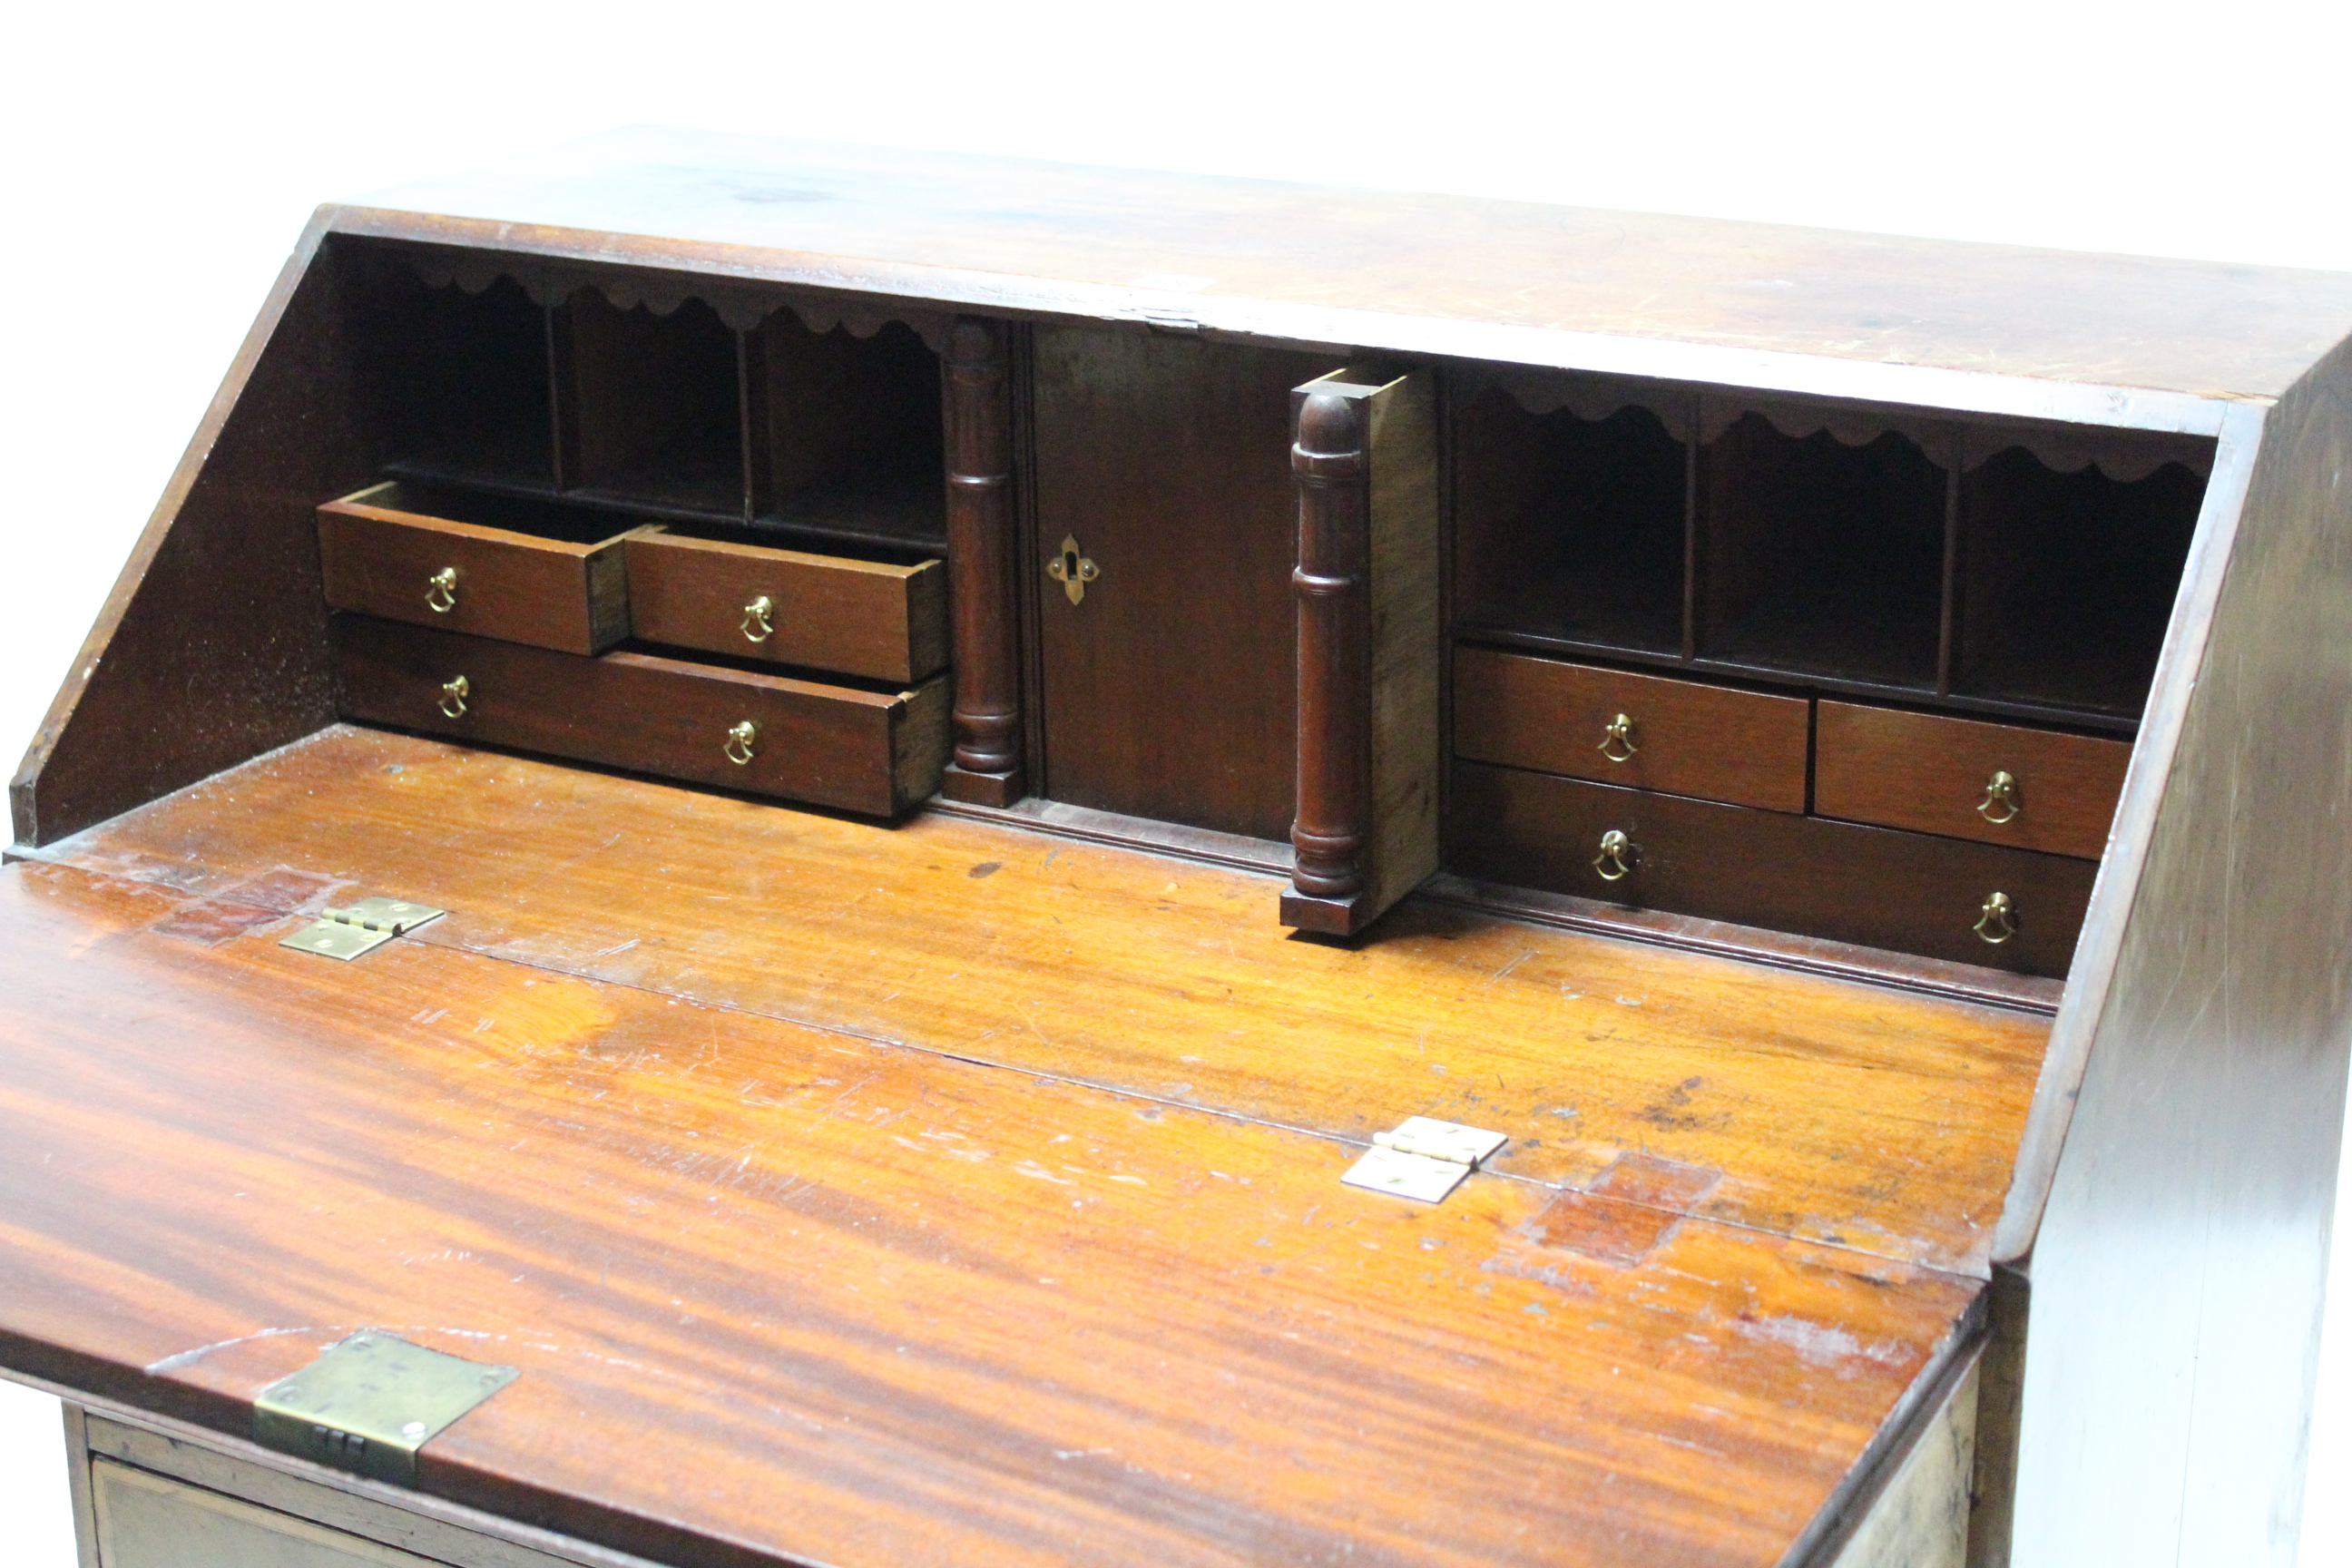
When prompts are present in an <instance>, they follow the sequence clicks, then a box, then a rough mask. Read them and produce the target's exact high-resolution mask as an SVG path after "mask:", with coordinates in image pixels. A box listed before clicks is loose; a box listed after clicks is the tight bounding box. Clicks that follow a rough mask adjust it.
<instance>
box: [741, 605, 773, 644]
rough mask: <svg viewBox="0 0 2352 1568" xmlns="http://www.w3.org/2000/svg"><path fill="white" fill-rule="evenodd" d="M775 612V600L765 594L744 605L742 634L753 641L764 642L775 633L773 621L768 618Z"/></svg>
mask: <svg viewBox="0 0 2352 1568" xmlns="http://www.w3.org/2000/svg"><path fill="white" fill-rule="evenodd" d="M775 612H776V605H775V601H774V600H772V599H771V598H769V597H768V595H765V594H762V595H760V596H759V597H758V598H756V599H754V600H752V601H751V603H750V604H748V605H744V606H743V635H744V636H745V637H748V638H750V639H751V641H753V642H766V641H767V640H768V638H769V637H772V636H773V635H774V634H775V630H776V625H775V622H774V621H772V620H771V619H770V618H769V617H770V616H773V615H774V614H775Z"/></svg>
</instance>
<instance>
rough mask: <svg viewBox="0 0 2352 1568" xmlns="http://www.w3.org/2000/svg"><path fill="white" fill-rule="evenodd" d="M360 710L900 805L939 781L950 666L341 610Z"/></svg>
mask: <svg viewBox="0 0 2352 1568" xmlns="http://www.w3.org/2000/svg"><path fill="white" fill-rule="evenodd" d="M335 664H336V676H337V686H338V690H339V693H340V700H339V708H340V710H341V713H342V714H343V716H344V717H346V718H351V719H359V720H364V721H369V722H372V723H379V724H396V725H399V726H401V727H403V728H404V729H411V730H421V731H426V732H428V733H431V734H437V735H446V736H448V737H450V738H451V739H453V740H459V741H467V742H483V743H487V744H490V745H499V746H513V747H516V748H518V749H519V750H522V751H529V752H547V753H549V754H551V755H554V756H559V757H570V758H573V759H576V760H578V761H582V762H590V763H602V764H604V765H605V766H608V767H617V768H627V769H631V770H633V771H635V772H638V773H657V774H660V775H663V776H665V777H668V778H678V779H689V780H692V781H694V782H696V783H699V784H715V785H719V786H720V787H723V788H728V789H736V790H742V791H745V792H747V793H750V794H754V795H776V796H782V797H783V798H786V799H791V800H800V801H807V802H810V803H812V804H814V805H827V806H834V807H837V808H839V809H841V810H845V811H854V812H860V813H864V814H865V815H867V816H898V814H900V813H901V812H904V811H905V810H906V809H907V808H908V807H909V806H911V805H914V804H915V803H916V802H918V801H919V800H921V799H923V798H924V797H926V796H927V795H930V794H931V793H932V792H933V791H935V790H937V789H938V788H939V782H940V772H941V770H942V769H943V768H944V767H945V766H946V763H947V748H948V686H947V680H946V679H945V678H944V677H940V678H936V679H932V680H929V681H927V682H925V683H924V684H922V685H920V686H918V687H914V688H911V689H900V690H881V691H875V690H866V689H859V688H856V687H852V686H845V685H835V684H831V683H825V682H818V681H811V680H802V679H793V678H792V677H788V676H782V675H772V674H769V673H766V672H765V671H761V670H746V669H731V668H726V667H723V666H719V665H711V664H689V663H687V662H685V661H683V660H680V659H674V658H662V657H660V656H658V655H655V654H646V653H638V652H634V651H625V652H616V653H608V654H605V655H604V656H602V657H601V658H582V657H580V656H577V655H573V654H563V653H554V652H551V651H549V650H547V649H544V648H537V647H523V646H521V645H520V644H517V643H509V642H497V641H493V640H491V639H490V638H488V637H461V636H457V635H456V634H453V633H448V632H439V631H430V630H426V629H425V628H422V627H416V626H399V625H396V624H394V623H392V622H388V621H379V620H373V619H370V618H368V617H365V616H338V617H336V621H335Z"/></svg>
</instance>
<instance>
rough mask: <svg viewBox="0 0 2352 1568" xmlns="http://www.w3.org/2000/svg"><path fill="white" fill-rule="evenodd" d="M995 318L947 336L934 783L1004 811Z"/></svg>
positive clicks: (1009, 755)
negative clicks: (942, 602) (940, 708)
mask: <svg viewBox="0 0 2352 1568" xmlns="http://www.w3.org/2000/svg"><path fill="white" fill-rule="evenodd" d="M1006 337H1007V334H1006V329H1005V327H1004V324H1003V322H1001V321H989V320H987V319H986V318H984V317H980V316H960V317H958V318H957V319H956V322H955V325H954V327H953V328H952V329H951V330H950V332H949V335H948V353H947V366H946V381H945V385H946V395H947V407H946V419H947V469H948V474H947V489H948V564H949V567H950V570H951V571H952V572H953V573H954V574H955V590H956V592H955V666H956V675H955V758H954V761H953V762H951V763H950V764H949V767H948V772H947V776H946V778H945V779H943V780H942V781H941V784H940V787H941V788H942V789H943V790H944V791H945V792H946V793H947V795H948V796H949V797H950V799H954V800H961V801H965V802H969V803H970V804H971V805H996V806H1006V805H1012V804H1013V802H1015V801H1017V800H1019V799H1020V798H1021V797H1022V795H1024V794H1025V793H1026V784H1025V781H1024V779H1023V777H1022V755H1023V752H1024V739H1023V736H1022V733H1021V603H1022V600H1021V593H1020V589H1019V587H1018V585H1017V584H1016V582H1015V579H1014V577H1013V573H1014V572H1015V571H1016V570H1018V565H1017V561H1016V558H1017V555H1018V552H1019V548H1020V541H1019V538H1018V531H1017V529H1016V527H1015V523H1016V521H1017V520H1016V519H1015V517H1014V515H1013V478H1014V476H1013V397H1012V385H1011V374H1012V365H1011V355H1010V353H1009V345H1008V343H1007V341H1006Z"/></svg>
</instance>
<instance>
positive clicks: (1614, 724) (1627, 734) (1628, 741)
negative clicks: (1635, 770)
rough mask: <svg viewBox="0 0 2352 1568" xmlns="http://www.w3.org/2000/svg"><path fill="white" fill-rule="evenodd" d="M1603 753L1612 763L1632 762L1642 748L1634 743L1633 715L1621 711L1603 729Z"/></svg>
mask: <svg viewBox="0 0 2352 1568" xmlns="http://www.w3.org/2000/svg"><path fill="white" fill-rule="evenodd" d="M1597 749H1598V750H1599V751H1600V752H1601V755H1602V756H1604V757H1606V758H1608V759H1609V760H1610V761H1611V762H1612V763H1630V762H1632V761H1633V753H1634V752H1638V751H1640V750H1641V749H1642V748H1641V747H1639V746H1637V745H1635V744H1634V743H1633V715H1632V714H1630V713H1620V714H1618V715H1617V717H1615V718H1614V719H1612V720H1610V721H1609V725H1608V727H1607V728H1606V729H1604V730H1602V731H1601V744H1600V746H1599V747H1598V748H1597Z"/></svg>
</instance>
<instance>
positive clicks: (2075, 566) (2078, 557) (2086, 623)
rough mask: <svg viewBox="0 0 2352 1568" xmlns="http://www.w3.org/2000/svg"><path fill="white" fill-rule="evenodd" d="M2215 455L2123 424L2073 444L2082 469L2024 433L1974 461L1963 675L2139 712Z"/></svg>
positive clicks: (1964, 568)
mask: <svg viewBox="0 0 2352 1568" xmlns="http://www.w3.org/2000/svg"><path fill="white" fill-rule="evenodd" d="M2045 445H2046V444H2045ZM2200 445H2201V446H2202V447H2204V448H2205V450H2207V451H2210V443H2200ZM2184 448H2186V449H2184ZM2174 454H2178V456H2177V457H2176V456H2175V455H2174ZM2053 455H2054V454H2053ZM2201 456H2202V454H2201V453H2200V452H2199V451H2198V450H2196V449H2194V448H2193V447H2188V444H2186V443H2183V442H2179V441H2173V442H2170V443H2166V442H2163V441H2161V440H2160V439H2159V440H2156V441H2150V440H2147V439H2146V438H2142V439H2141V440H2139V441H2137V442H2135V441H2134V440H2133V439H2132V438H2130V437H2119V436H2111V437H2105V439H2104V440H2103V441H2102V442H2101V444H2100V447H2099V448H2098V449H2097V451H2096V453H2095V455H2093V454H2091V453H2077V454H2075V456H2074V459H2073V461H2071V462H2070V461H2069V460H2068V458H2065V457H2063V456H2061V457H2060V461H2061V462H2062V463H2067V466H2068V467H2070V468H2072V471H2062V469H2060V468H2053V467H2052V466H2051V465H2050V464H2048V463H2045V462H2044V461H2043V460H2042V458H2041V457H2039V456H2037V455H2036V454H2035V453H2034V452H2033V451H2032V450H2029V449H2028V448H2027V447H2024V446H2021V445H2019V446H2004V447H2000V449H1998V450H1996V451H1995V452H1994V453H1993V455H1992V456H1990V458H1986V459H1985V460H1983V461H1982V462H1980V463H1978V464H1977V465H1975V466H1974V467H1972V468H1969V471H1968V473H1967V475H1966V477H1965V478H1964V479H1963V480H1962V486H1961V494H1962V502H1961V504H1962V515H1963V517H1964V519H1965V526H1964V529H1963V531H1962V534H1961V556H1960V583H1961V591H1960V597H1959V612H1958V639H1957V643H1958V646H1957V647H1956V650H1955V658H1954V661H1953V682H1952V685H1953V689H1954V690H1955V691H1956V692H1958V693H1960V694H1963V695H1966V696H1972V697H1982V698H1988V699H1993V700H2000V701H2005V702H2012V703H2020V704H2031V705H2038V706H2046V707H2051V708H2061V709H2080V710H2084V711H2085V712H2087V713H2092V714H2097V715H2104V716H2108V717H2112V718H2115V719H2119V720H2136V719H2137V718H2138V717H2139V713H2140V710H2141V709H2142V708H2143V707H2144V706H2146V704H2147V692H2148V686H2149V682H2150V681H2151V680H2152V679H2153V678H2154V676H2155V673H2156V660H2157V655H2158V652H2159V651H2160V650H2161V649H2162V647H2163V646H2164V628H2165V626H2166V624H2167V623H2168V621H2169V620H2170V618H2171V615H2172V602H2173V599H2174V597H2175V595H2178V593H2179V588H2180V574H2181V570H2182V567H2183V566H2184V564H2185V563H2186V562H2187V561H2188V558H2189V540H2190V537H2191V536H2192V535H2193V534H2194V533H2195V531H2196V529H2197V515H2198V511H2199V509H2200V507H2201V506H2202V505H2203V502H2204V499H2205V479H2204V477H2203V474H2202V472H2201V471H2200V469H2201V468H2202V467H2203V464H2202V462H2200V457H2201ZM2207 460H2210V459H2207ZM2075 463H2079V465H2080V466H2074V464H2075Z"/></svg>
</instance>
